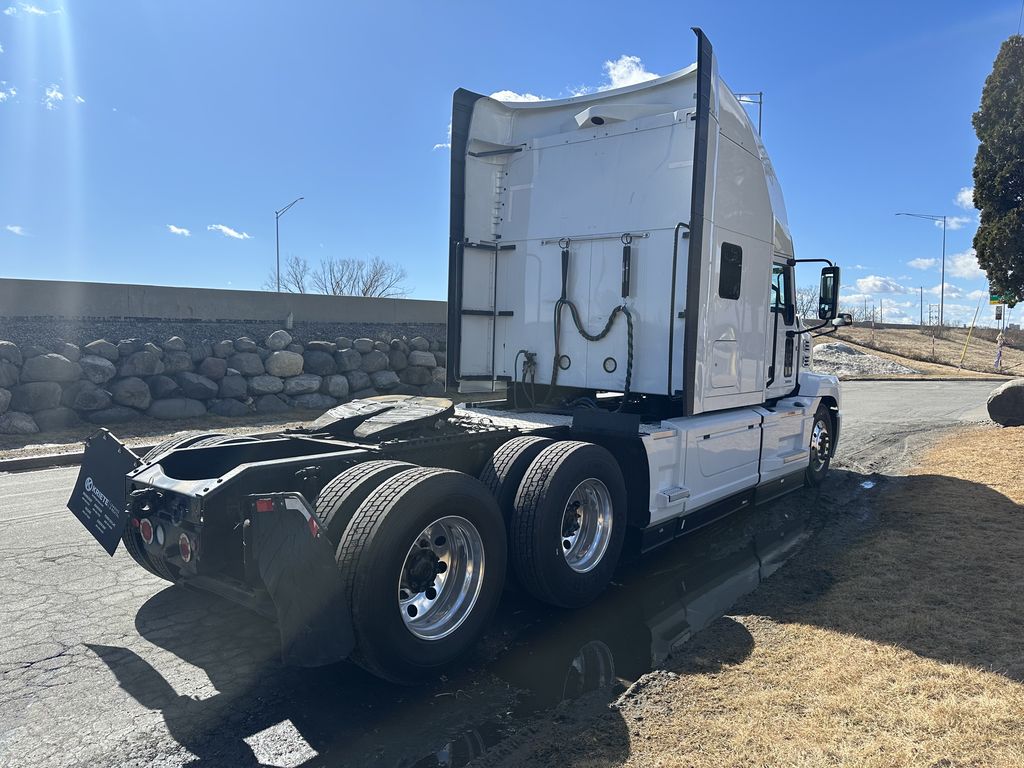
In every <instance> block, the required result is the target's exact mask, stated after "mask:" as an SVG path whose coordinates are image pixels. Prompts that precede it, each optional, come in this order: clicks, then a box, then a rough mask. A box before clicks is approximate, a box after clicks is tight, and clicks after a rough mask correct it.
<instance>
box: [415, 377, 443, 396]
mask: <svg viewBox="0 0 1024 768" xmlns="http://www.w3.org/2000/svg"><path fill="white" fill-rule="evenodd" d="M444 393H445V390H444V384H438V383H437V382H436V381H432V382H430V383H429V384H426V385H424V386H423V387H421V388H420V394H421V395H423V396H425V397H441V396H443V395H444Z"/></svg>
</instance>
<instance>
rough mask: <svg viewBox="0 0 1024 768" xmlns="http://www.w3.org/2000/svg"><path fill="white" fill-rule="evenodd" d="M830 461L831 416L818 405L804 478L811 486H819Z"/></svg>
mask: <svg viewBox="0 0 1024 768" xmlns="http://www.w3.org/2000/svg"><path fill="white" fill-rule="evenodd" d="M831 461H832V414H831V413H830V412H829V409H828V407H827V406H824V405H819V406H818V410H817V411H816V412H815V414H814V423H813V425H812V426H811V444H810V463H809V464H808V465H807V471H806V473H805V477H806V479H807V484H808V485H811V486H818V485H821V483H822V481H823V480H824V479H825V475H826V473H827V472H828V465H829V464H830V463H831Z"/></svg>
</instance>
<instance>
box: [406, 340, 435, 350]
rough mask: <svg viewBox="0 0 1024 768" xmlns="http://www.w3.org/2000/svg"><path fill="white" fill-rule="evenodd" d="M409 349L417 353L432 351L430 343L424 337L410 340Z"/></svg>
mask: <svg viewBox="0 0 1024 768" xmlns="http://www.w3.org/2000/svg"><path fill="white" fill-rule="evenodd" d="M409 349H411V350H413V351H415V352H428V351H430V342H429V341H427V339H426V338H424V337H423V336H414V337H413V338H411V339H409Z"/></svg>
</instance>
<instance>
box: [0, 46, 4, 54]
mask: <svg viewBox="0 0 1024 768" xmlns="http://www.w3.org/2000/svg"><path fill="white" fill-rule="evenodd" d="M3 52H4V47H3V46H2V45H0V53H3Z"/></svg>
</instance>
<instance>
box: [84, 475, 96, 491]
mask: <svg viewBox="0 0 1024 768" xmlns="http://www.w3.org/2000/svg"><path fill="white" fill-rule="evenodd" d="M95 487H96V486H95V485H93V482H92V478H91V477H87V478H85V490H86V492H87V493H92V489H93V488H95Z"/></svg>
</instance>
